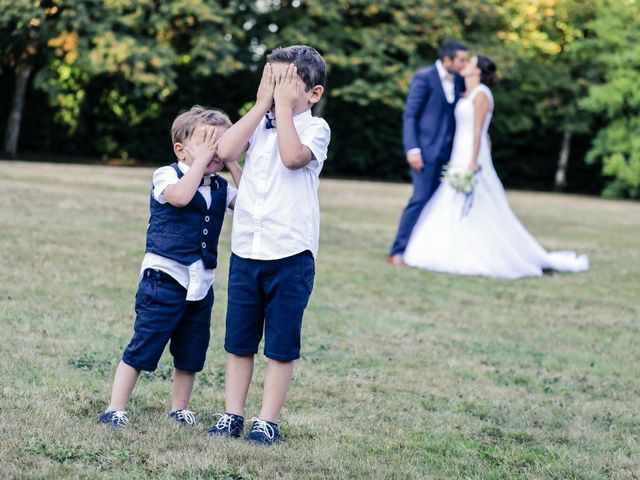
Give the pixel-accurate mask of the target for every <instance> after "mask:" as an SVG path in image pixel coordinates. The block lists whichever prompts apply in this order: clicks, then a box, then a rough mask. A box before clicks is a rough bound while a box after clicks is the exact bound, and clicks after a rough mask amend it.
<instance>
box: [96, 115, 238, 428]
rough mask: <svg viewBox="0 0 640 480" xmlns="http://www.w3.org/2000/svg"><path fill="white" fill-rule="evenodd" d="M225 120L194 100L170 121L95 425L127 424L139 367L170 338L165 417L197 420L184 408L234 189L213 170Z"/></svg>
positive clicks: (150, 362)
mask: <svg viewBox="0 0 640 480" xmlns="http://www.w3.org/2000/svg"><path fill="white" fill-rule="evenodd" d="M230 126H231V121H230V120H229V117H227V116H226V115H225V114H224V113H222V112H220V111H217V110H211V109H205V108H203V107H200V106H195V107H193V108H191V110H189V111H188V112H184V113H182V114H181V115H179V116H178V117H177V118H176V119H175V121H174V122H173V126H172V128H171V137H172V141H173V150H174V153H175V155H176V157H177V159H178V162H177V163H173V164H172V165H170V166H167V167H162V168H159V169H158V170H156V171H155V172H154V174H153V189H152V191H151V203H150V209H151V218H150V220H149V226H148V229H147V246H146V254H145V256H144V259H143V261H142V268H141V270H140V284H139V286H138V293H137V294H136V314H137V315H136V321H135V325H134V335H133V338H132V339H131V342H130V343H129V345H128V346H127V348H126V350H125V351H124V354H123V356H122V361H121V362H120V364H119V365H118V368H117V370H116V374H115V378H114V381H113V387H112V392H111V403H110V404H109V407H108V408H107V409H106V410H105V411H104V412H103V413H102V414H101V415H100V418H99V419H98V423H104V424H110V425H112V426H113V427H120V426H124V425H126V424H127V422H128V419H127V412H126V411H125V408H126V404H127V402H128V400H129V396H130V395H131V392H132V391H133V387H134V386H135V384H136V381H137V380H138V376H139V374H140V371H141V370H147V371H153V370H155V369H156V367H157V365H158V360H159V359H160V356H161V355H162V352H163V350H164V348H165V346H166V344H167V343H168V342H169V340H171V346H170V350H171V354H172V355H173V362H174V367H175V373H174V377H173V394H172V406H171V411H170V412H169V417H170V418H172V419H173V420H175V421H176V422H178V423H180V424H183V425H194V424H195V415H194V413H193V412H191V411H189V410H187V406H188V404H189V399H190V398H191V390H192V389H193V384H194V381H195V374H196V372H199V371H200V370H202V367H203V365H204V360H205V355H206V351H207V347H208V346H209V336H210V332H209V329H210V324H211V310H212V307H213V287H212V285H213V280H214V277H215V268H216V264H217V256H218V249H217V247H218V237H219V235H220V230H221V228H222V221H223V219H224V214H225V211H226V210H227V208H228V207H232V206H233V203H234V201H235V194H236V191H235V189H233V188H232V187H227V182H226V181H225V180H224V179H223V178H222V177H220V176H218V175H217V174H216V172H218V171H219V170H220V169H221V168H222V166H223V163H222V161H221V160H220V158H219V157H218V156H217V155H216V150H217V145H218V141H217V140H218V138H219V137H220V136H221V135H222V133H224V131H226V130H227V128H229V127H230ZM227 166H228V168H229V170H230V171H231V173H232V176H233V178H234V181H235V182H236V184H238V182H239V179H240V175H241V170H240V167H239V166H238V165H237V164H236V163H235V162H233V161H230V162H229V163H227Z"/></svg>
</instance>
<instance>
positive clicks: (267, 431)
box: [251, 417, 276, 440]
mask: <svg viewBox="0 0 640 480" xmlns="http://www.w3.org/2000/svg"><path fill="white" fill-rule="evenodd" d="M251 422H252V425H251V433H253V432H256V433H263V434H264V435H265V436H266V437H267V438H268V439H269V440H273V437H274V436H275V435H276V432H275V430H274V429H273V427H272V426H271V425H269V422H267V421H265V420H260V419H259V418H257V417H253V418H252V419H251Z"/></svg>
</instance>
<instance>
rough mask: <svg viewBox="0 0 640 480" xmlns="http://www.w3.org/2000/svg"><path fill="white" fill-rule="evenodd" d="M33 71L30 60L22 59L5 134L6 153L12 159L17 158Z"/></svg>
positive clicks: (17, 72)
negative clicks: (25, 100)
mask: <svg viewBox="0 0 640 480" xmlns="http://www.w3.org/2000/svg"><path fill="white" fill-rule="evenodd" d="M32 70H33V64H32V63H31V59H30V58H26V59H21V60H20V61H19V63H18V65H17V66H16V85H15V88H14V90H13V101H12V103H11V113H10V114H9V119H8V120H7V130H6V131H5V134H4V151H5V152H7V153H8V154H9V155H10V156H12V157H15V156H16V153H17V152H18V138H19V137H20V123H21V122H22V110H23V109H24V99H25V97H26V94H27V85H28V83H29V77H30V76H31V71H32Z"/></svg>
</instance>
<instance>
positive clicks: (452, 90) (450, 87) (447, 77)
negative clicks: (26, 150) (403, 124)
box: [407, 60, 456, 153]
mask: <svg viewBox="0 0 640 480" xmlns="http://www.w3.org/2000/svg"><path fill="white" fill-rule="evenodd" d="M436 70H437V71H438V76H439V77H440V83H441V84H442V90H443V91H444V96H445V97H446V99H447V102H449V103H453V101H454V100H455V99H456V85H455V83H454V81H453V73H449V72H447V71H446V70H445V68H444V67H443V66H442V62H441V61H440V60H436ZM420 151H421V150H420V149H419V148H412V149H410V150H409V151H408V152H407V153H420Z"/></svg>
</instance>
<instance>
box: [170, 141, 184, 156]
mask: <svg viewBox="0 0 640 480" xmlns="http://www.w3.org/2000/svg"><path fill="white" fill-rule="evenodd" d="M173 153H175V154H176V157H178V160H184V159H185V158H186V156H187V152H185V149H184V145H182V144H181V143H180V142H176V143H174V144H173Z"/></svg>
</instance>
